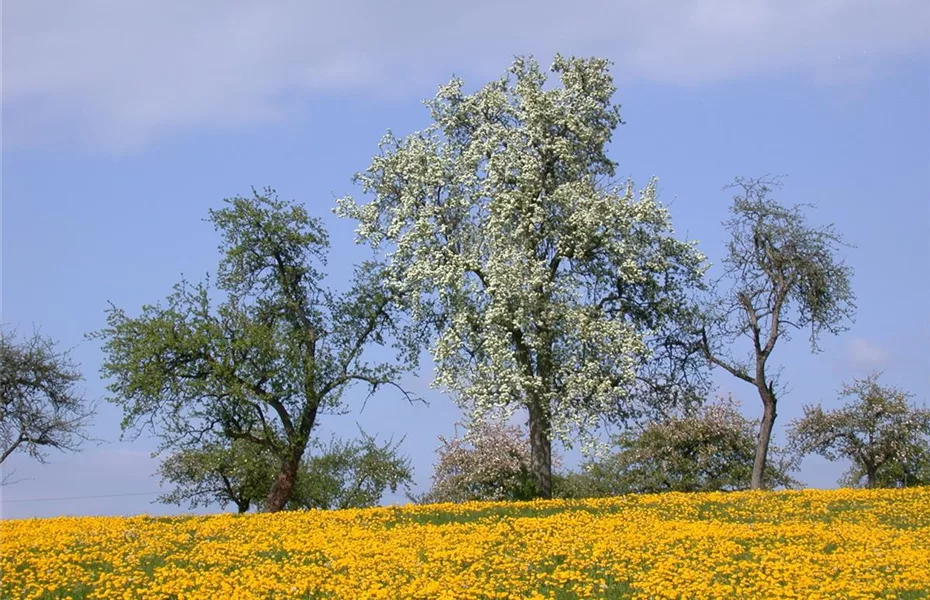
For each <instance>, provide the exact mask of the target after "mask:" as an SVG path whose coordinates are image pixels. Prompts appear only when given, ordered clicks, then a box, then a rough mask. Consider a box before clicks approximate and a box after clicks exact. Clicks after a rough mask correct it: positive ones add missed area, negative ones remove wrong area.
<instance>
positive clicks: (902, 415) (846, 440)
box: [789, 373, 930, 487]
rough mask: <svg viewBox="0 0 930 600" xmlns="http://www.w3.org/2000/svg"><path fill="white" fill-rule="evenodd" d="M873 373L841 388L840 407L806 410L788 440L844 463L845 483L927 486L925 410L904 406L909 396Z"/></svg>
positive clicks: (929, 452) (929, 430)
mask: <svg viewBox="0 0 930 600" xmlns="http://www.w3.org/2000/svg"><path fill="white" fill-rule="evenodd" d="M878 378H879V375H878V374H874V373H873V374H872V375H869V376H868V377H866V378H864V379H857V380H854V381H853V383H852V384H847V385H844V386H843V388H842V389H841V390H840V397H841V398H853V401H852V402H850V403H848V404H846V405H845V406H843V407H842V408H838V409H835V410H824V409H823V408H822V407H821V406H805V407H804V416H803V417H801V418H800V419H797V420H795V421H794V422H792V424H791V428H790V430H789V436H790V439H791V440H792V443H793V444H794V445H796V446H797V447H798V449H799V450H800V451H801V452H802V453H805V454H806V453H816V454H820V455H822V456H824V457H825V458H827V459H829V460H838V459H841V458H845V459H848V460H849V461H851V462H852V467H850V469H849V471H847V472H846V474H845V475H844V477H843V480H844V482H845V483H846V484H848V485H853V486H858V485H861V484H862V483H863V481H864V483H865V485H866V487H893V486H897V485H926V484H928V483H930V410H928V409H926V408H917V407H912V406H909V405H908V399H909V398H910V394H908V393H907V392H905V391H903V390H901V389H899V388H896V387H894V386H883V385H880V384H879V383H878Z"/></svg>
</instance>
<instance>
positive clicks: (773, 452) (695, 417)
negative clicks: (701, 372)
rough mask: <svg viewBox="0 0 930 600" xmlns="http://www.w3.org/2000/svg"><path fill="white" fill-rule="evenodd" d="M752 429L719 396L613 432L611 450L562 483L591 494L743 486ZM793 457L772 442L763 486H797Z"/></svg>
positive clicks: (747, 473)
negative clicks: (773, 445) (696, 406)
mask: <svg viewBox="0 0 930 600" xmlns="http://www.w3.org/2000/svg"><path fill="white" fill-rule="evenodd" d="M757 434H758V423H757V422H753V421H751V420H749V419H747V418H746V417H744V416H743V415H742V414H741V413H740V410H739V405H738V404H737V403H735V402H733V401H732V400H719V401H717V402H715V403H713V404H706V405H703V406H700V407H698V408H694V409H690V410H686V411H680V412H678V413H677V414H673V415H669V416H667V417H666V418H664V419H661V420H649V421H646V422H645V423H643V424H642V426H641V427H640V428H630V429H629V430H627V431H625V432H623V433H622V434H620V435H619V436H617V437H616V438H615V440H614V451H613V452H612V453H610V454H608V455H607V456H605V457H603V458H600V459H598V460H592V461H588V462H586V463H585V464H584V465H583V469H582V471H581V473H578V474H574V475H571V476H568V477H567V479H569V480H572V479H574V481H569V482H567V483H570V484H571V487H572V488H574V489H575V490H584V491H585V492H586V493H587V495H596V496H616V495H620V494H629V493H657V492H710V491H721V490H722V491H733V490H743V489H748V488H749V486H750V483H751V479H752V464H753V457H754V456H755V447H756V437H757ZM795 463H796V460H795V459H794V458H793V456H792V455H791V454H789V453H788V452H783V451H782V450H780V449H778V448H775V447H773V448H771V449H770V460H768V461H767V462H766V472H765V480H764V481H765V487H767V488H776V487H787V488H792V487H797V485H798V482H797V481H795V480H794V479H793V478H792V477H791V472H792V471H793V470H794V469H795V467H796V464H795ZM565 485H566V484H563V486H565ZM563 495H564V494H563Z"/></svg>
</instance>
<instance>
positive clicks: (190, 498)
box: [158, 440, 278, 513]
mask: <svg viewBox="0 0 930 600" xmlns="http://www.w3.org/2000/svg"><path fill="white" fill-rule="evenodd" d="M277 468H278V466H277V464H276V461H275V459H274V455H273V454H272V453H271V452H269V451H268V449H267V448H265V447H263V446H260V445H258V444H254V443H250V442H248V441H246V440H232V441H231V442H228V443H226V444H223V443H219V442H212V443H207V444H203V445H201V446H199V447H196V448H188V449H185V450H180V451H177V452H174V453H172V454H171V455H170V456H168V457H167V458H166V459H165V460H164V461H162V463H161V466H160V467H159V470H158V473H159V475H161V480H162V484H165V483H169V484H171V485H173V486H174V489H173V490H172V491H171V492H169V493H167V494H163V495H161V496H159V498H158V501H159V502H164V503H166V504H177V505H183V504H185V503H186V504H187V505H188V506H190V508H197V507H198V506H210V505H211V504H213V503H217V504H219V505H220V507H221V508H226V505H227V504H229V503H233V504H235V505H236V508H237V509H238V511H239V512H240V513H244V512H248V510H249V509H250V508H252V507H255V506H258V505H260V504H261V503H262V501H264V500H265V499H266V498H267V497H268V491H269V490H270V489H271V486H272V484H273V483H274V479H275V474H276V473H277Z"/></svg>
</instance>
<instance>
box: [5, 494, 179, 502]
mask: <svg viewBox="0 0 930 600" xmlns="http://www.w3.org/2000/svg"><path fill="white" fill-rule="evenodd" d="M160 493H161V492H131V493H128V494H100V495H98V496H65V497H61V498H16V499H14V500H6V499H2V498H0V502H2V503H4V504H11V503H13V502H51V501H57V500H91V499H97V498H124V497H126V496H157V495H158V494H160Z"/></svg>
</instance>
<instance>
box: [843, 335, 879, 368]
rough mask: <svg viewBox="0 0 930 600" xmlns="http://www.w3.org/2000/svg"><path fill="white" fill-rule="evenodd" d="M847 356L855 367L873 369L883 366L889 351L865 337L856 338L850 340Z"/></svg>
mask: <svg viewBox="0 0 930 600" xmlns="http://www.w3.org/2000/svg"><path fill="white" fill-rule="evenodd" d="M847 357H848V358H849V362H851V363H852V365H853V366H854V367H856V368H858V369H862V370H871V369H876V368H879V367H881V366H882V365H883V364H884V363H885V362H886V361H887V360H888V351H887V350H885V349H884V348H882V347H881V346H879V345H877V344H876V343H875V342H872V341H869V340H867V339H865V338H854V339H853V340H852V341H850V342H849V347H848V349H847Z"/></svg>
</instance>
